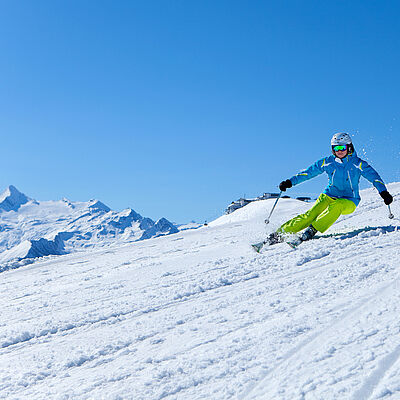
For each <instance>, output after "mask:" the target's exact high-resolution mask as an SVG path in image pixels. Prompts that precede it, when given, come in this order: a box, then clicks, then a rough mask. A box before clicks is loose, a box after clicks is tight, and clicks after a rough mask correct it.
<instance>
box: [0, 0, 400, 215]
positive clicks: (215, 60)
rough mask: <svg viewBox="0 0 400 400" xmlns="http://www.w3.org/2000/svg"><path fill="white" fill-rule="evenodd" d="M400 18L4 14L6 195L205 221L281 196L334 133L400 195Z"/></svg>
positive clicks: (23, 2)
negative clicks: (348, 140)
mask: <svg viewBox="0 0 400 400" xmlns="http://www.w3.org/2000/svg"><path fill="white" fill-rule="evenodd" d="M399 14H400V2H398V1H386V0H385V1H369V0H360V1H356V0H352V1H319V0H318V1H307V0H302V1H278V0H277V1H256V0H254V1H243V0H241V1H237V0H226V1H222V0H221V1H219V0H202V1H188V0H179V1H178V0H163V1H152V0H149V1H134V0H131V1H122V0H118V1H112V0H109V1H103V0H84V1H82V0H79V1H78V0H64V1H61V0H48V1H44V0H36V1H32V0H29V1H27V0H18V1H15V0H2V1H1V2H0V51H1V53H0V54H1V57H0V77H1V79H0V132H1V139H2V140H1V145H2V146H1V157H0V166H1V174H0V187H1V188H4V187H6V186H7V185H9V184H13V185H15V186H17V188H19V189H20V190H21V191H23V192H24V193H26V194H27V195H28V196H30V197H33V198H36V199H38V200H50V199H52V200H56V199H60V198H62V197H64V196H65V197H67V198H69V199H71V200H80V201H86V200H89V199H91V198H98V199H100V200H102V201H103V202H104V203H106V204H107V205H109V206H110V207H111V208H113V209H115V210H121V209H123V208H126V207H132V208H134V209H135V210H136V211H137V212H139V213H141V214H142V215H144V216H149V217H151V218H154V219H157V218H159V217H161V216H165V217H166V218H168V219H170V220H172V221H175V222H186V221H189V220H192V219H194V220H197V221H200V222H202V221H204V220H205V219H207V220H210V219H212V218H215V217H217V216H219V215H220V214H221V213H222V212H223V210H224V208H225V207H226V206H227V205H228V204H229V203H230V202H231V201H232V200H235V199H237V198H239V197H241V196H242V195H244V194H246V195H247V196H257V195H259V194H262V193H263V192H265V191H276V186H277V184H279V182H280V181H281V180H283V179H286V178H289V177H290V176H291V175H293V174H294V173H296V172H297V171H298V170H300V169H302V168H304V167H307V166H308V165H309V164H311V163H312V162H314V161H315V160H317V159H319V158H321V157H323V156H325V155H328V154H329V153H330V143H329V141H330V138H331V136H332V134H333V133H335V132H337V131H348V132H350V133H351V134H353V135H354V143H355V146H356V149H357V150H358V152H359V155H360V156H362V157H366V158H367V159H368V160H369V161H370V162H371V164H372V165H373V166H374V167H375V168H376V169H377V170H378V171H379V172H380V173H381V175H382V177H383V178H384V180H385V181H387V182H390V181H399V180H400V178H399V176H400V162H399V160H400V102H399V99H400V80H399V73H400V24H399V22H398V21H399ZM325 184H326V179H325V177H323V178H321V177H320V178H317V179H315V180H314V181H311V182H309V183H305V184H303V185H301V186H298V187H296V188H295V189H292V191H291V192H289V194H292V195H294V194H309V193H311V194H315V195H316V194H318V193H319V192H320V191H322V190H323V188H324V187H325ZM365 186H368V185H365Z"/></svg>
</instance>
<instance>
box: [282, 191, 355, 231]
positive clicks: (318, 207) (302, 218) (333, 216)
mask: <svg viewBox="0 0 400 400" xmlns="http://www.w3.org/2000/svg"><path fill="white" fill-rule="evenodd" d="M355 209H356V205H355V204H354V203H353V202H352V201H351V200H347V199H333V198H332V197H329V196H328V195H326V194H324V193H322V194H321V195H320V196H319V197H318V199H317V201H316V202H315V203H314V205H313V206H312V207H311V208H310V209H309V210H308V211H307V212H305V213H304V214H300V215H297V216H296V217H294V218H292V219H291V220H290V221H287V222H285V223H284V224H283V225H282V226H281V227H280V228H279V229H278V232H279V233H297V232H300V231H301V230H303V229H305V228H307V227H308V226H310V225H312V226H313V227H314V228H315V229H316V230H317V231H319V232H325V231H326V230H327V229H328V228H329V227H330V226H332V225H333V224H334V223H335V222H336V220H337V219H338V218H339V217H340V216H341V215H342V214H351V213H353V212H354V210H355Z"/></svg>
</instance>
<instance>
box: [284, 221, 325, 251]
mask: <svg viewBox="0 0 400 400" xmlns="http://www.w3.org/2000/svg"><path fill="white" fill-rule="evenodd" d="M317 232H318V231H317V230H316V229H315V228H314V227H313V226H312V225H310V226H309V227H308V228H307V229H306V230H305V231H304V232H303V233H302V234H301V235H300V236H296V237H294V238H292V239H289V240H286V243H287V244H288V245H289V246H290V247H291V248H292V249H296V248H297V246H298V245H299V244H301V243H303V242H306V241H307V240H310V239H312V238H313V237H314V236H315V234H316V233H317Z"/></svg>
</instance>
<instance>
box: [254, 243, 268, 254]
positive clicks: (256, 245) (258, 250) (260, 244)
mask: <svg viewBox="0 0 400 400" xmlns="http://www.w3.org/2000/svg"><path fill="white" fill-rule="evenodd" d="M264 244H265V242H260V243H255V244H252V245H251V247H252V248H253V249H254V251H255V252H257V253H260V251H261V249H262V248H263V247H264Z"/></svg>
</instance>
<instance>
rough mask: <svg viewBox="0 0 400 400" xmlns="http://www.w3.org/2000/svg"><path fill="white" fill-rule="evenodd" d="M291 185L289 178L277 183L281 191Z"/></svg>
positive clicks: (284, 190)
mask: <svg viewBox="0 0 400 400" xmlns="http://www.w3.org/2000/svg"><path fill="white" fill-rule="evenodd" d="M292 186H293V185H292V181H291V180H290V179H286V181H282V182H281V183H280V184H279V189H280V190H282V192H286V189H290V188H291V187H292Z"/></svg>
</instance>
